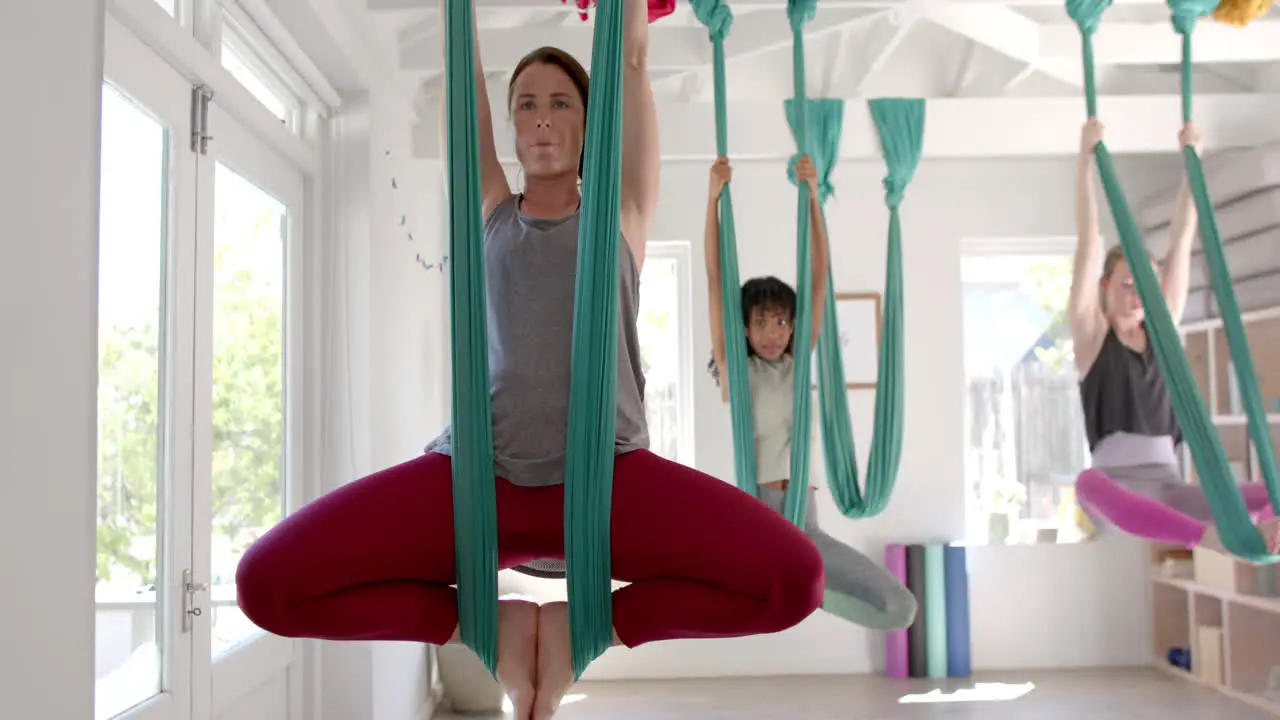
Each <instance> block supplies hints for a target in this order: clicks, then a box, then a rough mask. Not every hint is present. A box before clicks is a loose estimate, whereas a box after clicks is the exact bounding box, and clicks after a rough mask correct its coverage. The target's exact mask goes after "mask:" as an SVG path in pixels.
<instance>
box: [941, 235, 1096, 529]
mask: <svg viewBox="0 0 1280 720" xmlns="http://www.w3.org/2000/svg"><path fill="white" fill-rule="evenodd" d="M1074 252H1075V240H1074V238H1063V239H1056V238H1055V239H1044V240H1027V241H1018V242H967V243H964V245H963V252H962V255H961V260H960V267H961V287H962V294H963V303H964V368H965V425H964V432H965V484H966V490H967V493H966V505H967V513H966V515H967V517H968V525H969V528H968V534H969V537H970V540H971V541H976V542H989V543H993V544H1006V543H1009V544H1013V543H1036V542H1076V541H1078V540H1080V539H1081V536H1082V533H1081V530H1080V528H1079V524H1078V521H1077V505H1076V501H1075V491H1074V483H1075V478H1076V476H1077V475H1078V474H1079V473H1080V472H1081V471H1082V470H1084V469H1085V468H1086V467H1088V465H1089V452H1088V441H1087V439H1086V435H1085V428H1084V417H1083V413H1082V410H1081V407H1080V391H1079V386H1078V383H1079V379H1078V376H1077V373H1076V369H1075V362H1074V356H1073V354H1072V347H1071V338H1070V333H1069V330H1068V327H1067V323H1066V306H1067V299H1068V296H1069V294H1070V291H1071V272H1072V263H1073V256H1074Z"/></svg>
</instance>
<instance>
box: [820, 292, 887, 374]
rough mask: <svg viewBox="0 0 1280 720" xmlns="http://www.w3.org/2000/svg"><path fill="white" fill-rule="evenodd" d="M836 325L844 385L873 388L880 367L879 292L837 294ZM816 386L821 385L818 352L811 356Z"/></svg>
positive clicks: (880, 324) (880, 328)
mask: <svg viewBox="0 0 1280 720" xmlns="http://www.w3.org/2000/svg"><path fill="white" fill-rule="evenodd" d="M835 305H836V327H838V328H839V329H840V358H841V360H842V361H843V363H842V364H843V366H844V381H845V388H847V389H849V390H874V389H875V388H876V375H877V373H878V372H879V370H880V343H881V334H882V317H881V312H882V311H881V296H880V293H878V292H847V293H837V294H836V303H835ZM812 363H813V365H812V367H813V370H812V373H813V386H814V387H815V388H816V387H817V386H818V370H817V364H818V355H817V352H816V351H815V352H814V355H813V359H812Z"/></svg>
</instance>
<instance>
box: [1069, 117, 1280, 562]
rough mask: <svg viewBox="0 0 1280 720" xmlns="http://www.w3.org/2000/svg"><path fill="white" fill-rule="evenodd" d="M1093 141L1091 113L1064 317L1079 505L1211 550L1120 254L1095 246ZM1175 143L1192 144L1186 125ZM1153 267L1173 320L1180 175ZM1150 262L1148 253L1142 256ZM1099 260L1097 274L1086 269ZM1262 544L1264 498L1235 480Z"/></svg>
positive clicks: (1185, 255)
mask: <svg viewBox="0 0 1280 720" xmlns="http://www.w3.org/2000/svg"><path fill="white" fill-rule="evenodd" d="M1101 141H1102V125H1101V123H1099V122H1098V121H1097V120H1096V119H1092V120H1089V122H1088V123H1086V124H1085V126H1084V130H1083V133H1082V136H1081V142H1080V162H1079V170H1078V175H1077V195H1076V213H1077V225H1078V233H1079V237H1078V241H1077V243H1078V244H1077V246H1076V257H1075V270H1074V275H1073V278H1072V282H1071V299H1070V302H1069V304H1068V307H1067V316H1068V320H1069V322H1070V325H1071V339H1072V343H1073V344H1074V346H1075V347H1074V349H1075V362H1076V370H1077V371H1078V372H1079V374H1080V400H1081V403H1082V404H1083V406H1084V421H1085V429H1086V433H1087V435H1088V438H1089V450H1090V452H1091V453H1092V455H1093V467H1092V468H1091V469H1090V470H1086V471H1085V472H1084V473H1082V474H1081V475H1080V478H1079V479H1078V480H1077V481H1076V494H1077V497H1078V498H1079V500H1080V504H1081V506H1082V507H1083V508H1084V509H1085V511H1086V512H1087V513H1089V514H1090V515H1091V516H1093V517H1101V518H1104V519H1105V520H1107V521H1108V522H1110V523H1111V524H1113V525H1115V526H1116V527H1118V528H1120V529H1121V530H1123V531H1125V532H1127V533H1129V534H1131V535H1136V536H1138V537H1142V538H1146V539H1148V540H1155V541H1158V542H1167V543H1174V544H1178V545H1184V546H1186V547H1195V546H1197V545H1204V546H1206V547H1213V548H1217V549H1220V548H1221V541H1220V539H1219V538H1218V535H1217V532H1216V530H1215V529H1214V528H1213V525H1212V522H1213V514H1212V512H1211V511H1210V509H1209V503H1208V501H1207V500H1206V498H1205V495H1204V491H1203V490H1201V488H1200V487H1199V486H1197V485H1189V484H1187V483H1186V482H1185V481H1184V480H1183V478H1182V473H1181V470H1180V468H1179V463H1178V455H1177V448H1178V446H1179V445H1180V444H1181V443H1182V430H1181V428H1179V427H1178V420H1177V418H1176V417H1175V416H1174V412H1173V405H1172V404H1171V402H1170V399H1169V388H1168V386H1167V385H1166V383H1165V377H1164V374H1163V373H1162V372H1161V371H1160V366H1159V364H1158V363H1157V362H1156V357H1155V353H1154V351H1153V349H1152V347H1151V342H1150V339H1149V338H1148V336H1147V327H1146V322H1145V319H1146V315H1145V313H1144V311H1143V308H1142V301H1141V299H1140V298H1139V297H1138V293H1137V289H1136V288H1135V287H1134V284H1133V274H1132V272H1131V271H1130V268H1129V265H1128V263H1127V262H1126V261H1125V257H1124V253H1123V251H1122V250H1121V249H1120V248H1119V247H1113V248H1111V249H1110V250H1109V251H1107V252H1106V253H1103V250H1102V234H1101V232H1100V231H1099V228H1098V203H1097V198H1096V194H1095V191H1094V183H1093V149H1094V147H1095V146H1096V145H1097V144H1098V143H1100V142H1101ZM1179 142H1180V143H1181V145H1182V146H1188V145H1190V146H1198V145H1199V143H1200V137H1199V134H1198V133H1197V132H1196V129H1195V127H1194V126H1193V125H1191V124H1189V123H1188V124H1187V125H1186V126H1185V127H1183V129H1182V132H1181V134H1180V135H1179ZM1170 232H1171V243H1170V247H1169V252H1168V254H1167V255H1165V258H1164V264H1163V267H1159V266H1157V267H1156V270H1157V275H1158V276H1159V277H1160V285H1161V288H1162V290H1163V294H1164V299H1165V303H1166V304H1167V305H1168V306H1169V314H1170V315H1171V316H1172V317H1173V321H1174V323H1175V324H1176V323H1177V322H1179V320H1180V319H1181V318H1182V312H1183V309H1184V308H1185V307H1186V304H1187V288H1188V285H1189V278H1190V266H1191V245H1192V242H1193V240H1194V239H1195V232H1196V208H1195V204H1194V202H1193V201H1192V198H1191V193H1190V189H1189V187H1188V186H1187V183H1186V181H1185V180H1184V181H1183V184H1182V188H1181V190H1180V191H1179V193H1178V199H1177V204H1176V207H1175V209H1174V216H1173V221H1172V224H1171V227H1170ZM1151 262H1152V264H1153V265H1155V259H1154V258H1152V260H1151ZM1099 264H1101V265H1102V276H1101V278H1098V277H1096V276H1094V275H1093V273H1094V272H1095V270H1094V268H1096V267H1098V265H1099ZM1241 491H1242V492H1243V494H1244V499H1245V504H1246V506H1247V507H1248V508H1249V510H1250V512H1252V513H1254V514H1255V519H1257V520H1258V521H1259V526H1260V528H1261V529H1262V531H1263V534H1264V536H1268V537H1269V538H1270V544H1271V546H1272V547H1271V549H1272V551H1273V552H1274V551H1276V550H1277V546H1278V545H1280V525H1278V524H1277V521H1276V519H1275V518H1273V517H1270V508H1271V501H1270V498H1269V497H1268V495H1267V489H1266V487H1265V485H1263V484H1262V483H1246V484H1245V485H1243V486H1242V487H1241Z"/></svg>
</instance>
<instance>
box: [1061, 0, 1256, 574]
mask: <svg viewBox="0 0 1280 720" xmlns="http://www.w3.org/2000/svg"><path fill="white" fill-rule="evenodd" d="M1110 4H1111V3H1110V0H1067V14H1069V15H1070V16H1071V18H1072V19H1073V20H1075V22H1076V24H1077V25H1078V26H1079V28H1080V35H1081V40H1082V55H1083V58H1084V76H1085V100H1086V105H1087V108H1088V112H1089V117H1091V118H1092V117H1097V114H1098V107H1097V89H1096V86H1095V82H1094V66H1093V34H1094V32H1095V31H1096V30H1097V28H1098V23H1099V22H1100V21H1101V19H1102V15H1103V13H1105V12H1106V10H1107V8H1108V7H1110ZM1217 4H1218V2H1217V0H1170V2H1169V6H1170V8H1171V9H1172V11H1173V25H1174V28H1175V29H1176V30H1177V32H1178V33H1179V34H1181V35H1182V119H1183V121H1184V122H1189V121H1190V120H1191V117H1192V113H1191V101H1192V83H1191V80H1192V77H1191V74H1192V62H1191V33H1192V31H1193V30H1194V29H1195V24H1196V20H1197V19H1198V18H1199V17H1200V16H1203V15H1208V14H1209V13H1211V12H1213V10H1214V9H1215V8H1216V7H1217ZM1094 155H1095V157H1096V158H1097V162H1098V175H1099V178H1100V179H1101V181H1102V186H1103V188H1104V190H1105V192H1106V196H1107V203H1108V204H1109V205H1110V206H1111V213H1112V215H1113V216H1114V217H1115V221H1116V228H1117V230H1118V231H1119V235H1120V246H1121V247H1122V248H1123V250H1124V255H1125V259H1126V260H1127V261H1128V263H1129V270H1130V272H1132V274H1133V279H1134V284H1135V285H1136V286H1137V289H1138V295H1139V296H1140V297H1141V298H1142V306H1143V308H1144V309H1145V311H1146V326H1147V333H1148V335H1149V337H1150V341H1151V345H1152V347H1153V348H1154V350H1155V355H1156V361H1157V363H1159V365H1160V370H1161V372H1163V373H1164V375H1165V377H1166V378H1168V381H1169V382H1168V386H1169V394H1170V397H1171V399H1172V401H1173V409H1174V414H1175V415H1176V416H1177V418H1178V424H1179V425H1180V426H1181V427H1182V431H1183V435H1184V436H1185V437H1186V441H1187V444H1188V446H1189V447H1190V448H1191V458H1192V461H1193V462H1194V463H1195V468H1196V474H1197V475H1198V476H1199V477H1200V482H1201V485H1202V486H1203V488H1204V492H1205V497H1206V498H1207V499H1208V501H1209V507H1210V509H1211V510H1212V511H1213V517H1214V521H1215V524H1216V526H1217V530H1218V534H1219V536H1220V537H1221V539H1222V544H1223V546H1225V547H1226V548H1227V550H1229V551H1230V552H1231V553H1232V554H1234V555H1236V556H1238V557H1240V558H1242V559H1244V560H1248V561H1251V562H1256V563H1274V562H1276V561H1277V560H1280V557H1277V556H1274V555H1271V554H1270V553H1268V552H1267V546H1266V543H1265V542H1264V540H1263V538H1262V535H1261V533H1259V532H1258V529H1257V527H1256V526H1255V525H1254V524H1253V521H1252V519H1251V518H1250V516H1249V512H1248V509H1247V508H1246V507H1245V503H1244V498H1243V497H1242V496H1241V495H1240V492H1239V491H1238V490H1237V489H1236V487H1235V480H1234V478H1233V475H1232V472H1231V466H1230V463H1229V462H1228V460H1227V455H1226V451H1225V449H1224V448H1223V445H1222V438H1221V437H1220V436H1219V434H1218V432H1217V428H1216V427H1215V426H1214V424H1213V421H1212V419H1211V417H1210V415H1209V410H1208V408H1207V407H1206V406H1205V402H1204V399H1203V397H1202V396H1201V394H1200V391H1199V390H1198V389H1197V387H1196V381H1195V378H1194V376H1193V375H1192V374H1191V367H1190V364H1189V363H1188V362H1187V356H1186V353H1185V352H1184V351H1183V348H1182V343H1181V342H1180V340H1179V338H1178V330H1177V328H1176V327H1175V326H1174V324H1173V318H1172V316H1171V315H1170V314H1169V308H1168V306H1167V305H1166V304H1165V300H1164V296H1163V294H1162V292H1161V289H1160V282H1159V280H1157V279H1156V275H1155V271H1154V270H1153V269H1152V268H1151V263H1150V262H1148V260H1147V257H1148V255H1147V251H1146V248H1145V247H1144V245H1143V240H1142V232H1141V230H1140V229H1139V228H1138V224H1137V221H1136V220H1135V219H1134V217H1133V213H1132V212H1131V211H1130V209H1129V205H1128V202H1127V201H1126V200H1125V196H1124V191H1123V189H1122V188H1121V187H1120V179H1119V177H1118V176H1117V174H1116V168H1115V163H1114V161H1113V160H1112V158H1111V153H1110V152H1109V151H1108V150H1107V147H1106V145H1105V144H1102V143H1099V144H1098V145H1097V147H1095V148H1094ZM1183 159H1184V162H1185V166H1186V171H1187V178H1188V184H1189V185H1190V188H1191V194H1192V197H1193V198H1194V199H1195V204H1196V211H1197V213H1198V215H1199V226H1200V242H1201V244H1202V246H1203V248H1204V254H1205V260H1206V261H1207V263H1208V265H1209V272H1210V275H1211V277H1212V284H1213V290H1214V294H1215V295H1216V297H1217V299H1218V305H1219V307H1220V308H1221V316H1222V325H1223V328H1224V329H1225V331H1226V336H1227V343H1228V345H1229V346H1230V349H1231V358H1232V360H1233V361H1234V365H1235V368H1236V379H1237V382H1238V384H1239V386H1240V395H1241V397H1242V398H1243V400H1244V403H1245V412H1246V414H1247V415H1248V418H1249V434H1250V436H1251V437H1252V439H1253V442H1254V444H1255V446H1256V447H1257V454H1258V459H1259V461H1260V463H1261V465H1262V472H1263V476H1264V478H1265V480H1266V483H1267V490H1268V492H1269V493H1270V495H1271V504H1272V506H1273V507H1274V508H1277V509H1280V474H1278V473H1277V472H1276V457H1275V448H1274V447H1273V445H1272V442H1271V433H1270V431H1269V429H1268V427H1267V418H1266V410H1265V408H1264V407H1263V404H1262V399H1261V394H1260V392H1259V388H1258V378H1257V374H1256V372H1255V371H1254V368H1253V359H1252V358H1253V356H1252V354H1251V353H1250V352H1249V343H1248V339H1247V337H1246V335H1245V331H1244V322H1243V321H1242V320H1241V317H1240V305H1239V303H1238V302H1237V301H1236V296H1235V290H1234V289H1233V288H1232V285H1231V272H1230V269H1229V268H1228V267H1227V262H1226V256H1225V253H1224V252H1223V249H1222V237H1221V235H1220V234H1219V232H1218V224H1217V220H1216V218H1215V216H1214V207H1213V201H1212V199H1211V198H1210V197H1209V191H1208V187H1207V185H1206V183H1205V177H1204V168H1203V167H1202V166H1201V164H1200V157H1199V155H1198V154H1197V153H1196V150H1195V148H1192V147H1184V148H1183Z"/></svg>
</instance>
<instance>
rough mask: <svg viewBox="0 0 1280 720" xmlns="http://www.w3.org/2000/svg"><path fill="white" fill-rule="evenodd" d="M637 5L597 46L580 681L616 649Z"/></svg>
mask: <svg viewBox="0 0 1280 720" xmlns="http://www.w3.org/2000/svg"><path fill="white" fill-rule="evenodd" d="M635 1H637V0H603V1H602V2H599V3H597V6H596V7H597V11H596V25H595V32H594V38H593V40H592V46H591V103H590V105H589V106H588V108H587V134H586V148H585V157H584V161H583V176H582V177H583V180H582V184H583V195H582V217H581V224H580V228H581V229H580V230H579V233H578V273H577V279H576V280H575V283H574V299H573V307H574V312H573V356H572V357H573V365H572V368H573V380H572V382H571V383H570V387H569V430H568V433H569V441H568V452H567V456H566V463H565V508H564V510H565V513H564V514H565V536H564V549H565V566H566V569H565V574H566V577H567V582H568V599H569V627H570V629H571V631H572V635H573V674H574V677H575V678H579V677H581V676H582V673H583V671H584V670H586V669H587V666H588V665H589V664H591V661H593V660H595V659H596V658H597V657H599V656H600V655H601V654H602V653H604V651H605V650H607V649H609V646H610V645H612V644H613V596H612V588H611V586H610V579H611V578H612V569H611V567H610V540H609V538H610V534H609V519H610V510H611V509H612V506H613V459H614V457H613V448H614V438H615V436H616V432H615V429H616V427H615V426H616V423H617V407H618V405H617V374H618V245H619V244H620V243H621V237H622V231H621V224H620V223H621V207H622V50H623V46H622V26H623V16H624V13H623V3H624V2H635Z"/></svg>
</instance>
